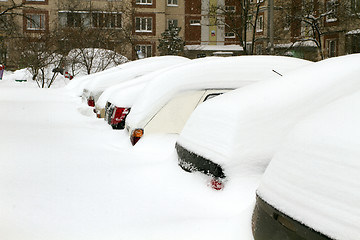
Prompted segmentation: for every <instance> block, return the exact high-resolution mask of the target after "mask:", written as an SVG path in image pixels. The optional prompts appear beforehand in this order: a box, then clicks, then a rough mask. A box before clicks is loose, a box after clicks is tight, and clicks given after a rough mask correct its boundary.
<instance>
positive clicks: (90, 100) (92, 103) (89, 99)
mask: <svg viewBox="0 0 360 240" xmlns="http://www.w3.org/2000/svg"><path fill="white" fill-rule="evenodd" d="M87 103H88V105H89V106H90V107H95V100H94V98H93V97H89V98H88V101H87Z"/></svg>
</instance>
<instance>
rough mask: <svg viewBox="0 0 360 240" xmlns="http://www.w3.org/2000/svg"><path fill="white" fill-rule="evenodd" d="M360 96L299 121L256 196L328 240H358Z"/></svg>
mask: <svg viewBox="0 0 360 240" xmlns="http://www.w3.org/2000/svg"><path fill="white" fill-rule="evenodd" d="M357 104H360V92H357V93H355V94H353V95H351V96H349V97H345V98H343V99H340V100H338V101H336V102H334V103H333V104H331V105H328V106H326V107H325V108H323V109H322V110H321V111H319V112H317V113H315V114H314V115H312V116H310V117H309V118H307V119H306V120H304V121H302V122H300V123H299V124H298V125H296V127H295V128H294V129H293V131H292V132H291V134H290V135H289V136H288V137H287V139H286V141H285V144H284V146H283V147H282V148H281V150H279V151H278V152H277V153H276V155H275V156H274V158H273V159H272V161H271V163H270V164H269V167H268V168H267V170H266V172H265V174H264V176H263V178H262V181H261V184H260V186H259V189H258V194H259V195H260V196H261V198H263V199H264V200H265V201H267V202H268V203H270V204H271V205H273V206H274V207H275V208H277V209H279V210H280V211H282V212H284V213H285V214H287V215H289V216H291V217H293V218H294V219H296V220H298V221H300V222H302V223H304V224H305V225H307V226H309V227H311V228H313V229H315V230H316V231H319V232H321V233H323V234H325V235H327V236H329V237H331V238H332V239H338V240H345V239H346V240H355V239H358V238H359V236H360V228H359V224H360V192H359V189H360V175H359V171H360V161H359V159H360V148H359V139H360V128H359V121H360V110H359V108H358V107H357Z"/></svg>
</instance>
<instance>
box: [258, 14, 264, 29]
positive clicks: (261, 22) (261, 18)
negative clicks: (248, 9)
mask: <svg viewBox="0 0 360 240" xmlns="http://www.w3.org/2000/svg"><path fill="white" fill-rule="evenodd" d="M262 31H264V16H262V15H261V16H258V19H257V22H256V32H262Z"/></svg>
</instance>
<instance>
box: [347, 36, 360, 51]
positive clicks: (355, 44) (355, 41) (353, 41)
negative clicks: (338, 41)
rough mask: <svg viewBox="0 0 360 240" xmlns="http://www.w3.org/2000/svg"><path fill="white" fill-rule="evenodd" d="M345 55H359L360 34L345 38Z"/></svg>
mask: <svg viewBox="0 0 360 240" xmlns="http://www.w3.org/2000/svg"><path fill="white" fill-rule="evenodd" d="M346 49H347V53H348V54H351V53H360V34H354V35H347V36H346Z"/></svg>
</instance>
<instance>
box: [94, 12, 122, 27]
mask: <svg viewBox="0 0 360 240" xmlns="http://www.w3.org/2000/svg"><path fill="white" fill-rule="evenodd" d="M91 15H92V26H93V27H95V28H121V13H104V12H95V13H92V14H91Z"/></svg>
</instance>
